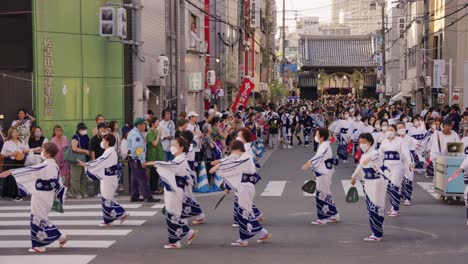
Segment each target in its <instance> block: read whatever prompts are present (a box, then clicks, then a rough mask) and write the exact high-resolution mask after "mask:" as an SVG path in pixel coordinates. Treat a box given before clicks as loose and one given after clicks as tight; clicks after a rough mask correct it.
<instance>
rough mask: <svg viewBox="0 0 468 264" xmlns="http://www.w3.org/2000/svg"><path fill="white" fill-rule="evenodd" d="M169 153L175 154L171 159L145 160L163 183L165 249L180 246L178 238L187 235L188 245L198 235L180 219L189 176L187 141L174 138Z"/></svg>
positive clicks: (196, 231)
mask: <svg viewBox="0 0 468 264" xmlns="http://www.w3.org/2000/svg"><path fill="white" fill-rule="evenodd" d="M170 150H171V154H172V155H173V156H175V158H174V159H173V160H172V161H167V162H166V161H152V162H147V163H146V165H147V166H155V167H156V170H157V171H158V173H159V176H160V177H161V182H162V184H163V185H164V206H165V207H166V224H167V232H168V238H169V244H166V245H165V246H164V248H166V249H178V248H182V244H181V243H180V240H182V238H184V237H185V236H187V237H188V239H187V243H188V244H189V245H190V244H192V242H193V241H194V240H195V238H196V237H197V236H198V230H193V229H190V228H189V227H188V225H187V221H186V219H182V215H183V210H184V209H185V208H184V207H183V204H184V197H185V188H186V185H187V184H188V183H187V181H188V180H189V178H191V176H190V171H189V170H187V169H188V167H189V165H188V162H187V159H186V156H185V155H186V153H187V152H188V150H189V145H188V142H187V141H186V140H185V139H183V138H182V137H178V138H176V139H175V140H174V142H173V143H172V146H171V149H170Z"/></svg>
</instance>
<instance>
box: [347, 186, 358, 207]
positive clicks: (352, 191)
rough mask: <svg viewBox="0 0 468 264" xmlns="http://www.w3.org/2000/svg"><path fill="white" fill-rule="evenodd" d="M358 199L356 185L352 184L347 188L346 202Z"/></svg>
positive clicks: (355, 201) (353, 201)
mask: <svg viewBox="0 0 468 264" xmlns="http://www.w3.org/2000/svg"><path fill="white" fill-rule="evenodd" d="M358 201H359V194H358V190H357V188H356V187H354V186H352V187H351V188H349V190H348V193H347V194H346V202H348V203H357V202H358Z"/></svg>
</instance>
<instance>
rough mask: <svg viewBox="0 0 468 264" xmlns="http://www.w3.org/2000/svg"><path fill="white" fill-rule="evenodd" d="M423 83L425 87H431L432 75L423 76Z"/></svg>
mask: <svg viewBox="0 0 468 264" xmlns="http://www.w3.org/2000/svg"><path fill="white" fill-rule="evenodd" d="M424 84H425V85H426V87H431V86H432V77H431V76H426V77H425V78H424Z"/></svg>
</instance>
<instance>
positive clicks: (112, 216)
mask: <svg viewBox="0 0 468 264" xmlns="http://www.w3.org/2000/svg"><path fill="white" fill-rule="evenodd" d="M87 165H88V166H87V167H86V175H87V176H88V178H90V179H92V180H94V181H99V182H100V185H99V186H100V190H101V195H102V198H101V205H102V214H103V218H104V223H105V224H111V223H112V222H114V221H115V220H118V219H122V218H123V217H125V216H126V212H125V209H123V208H122V206H120V204H119V203H118V202H117V200H115V191H116V190H117V188H118V187H119V176H120V175H121V170H122V165H121V164H119V159H118V156H117V152H116V151H115V148H114V147H109V148H107V149H106V150H105V151H104V153H103V154H102V155H101V156H100V157H99V158H97V159H96V160H93V161H90V162H88V163H87Z"/></svg>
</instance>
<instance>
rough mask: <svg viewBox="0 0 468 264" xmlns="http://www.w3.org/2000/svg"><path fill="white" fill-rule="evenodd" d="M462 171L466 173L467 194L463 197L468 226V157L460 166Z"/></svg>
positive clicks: (464, 177) (464, 178)
mask: <svg viewBox="0 0 468 264" xmlns="http://www.w3.org/2000/svg"><path fill="white" fill-rule="evenodd" d="M465 138H466V137H465ZM466 148H468V146H466V145H465V149H466ZM465 152H466V151H465ZM460 169H463V171H464V175H463V180H464V182H465V192H464V195H463V196H464V198H465V207H466V221H467V222H466V224H467V225H468V157H465V160H464V161H463V163H462V164H461V165H460Z"/></svg>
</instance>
